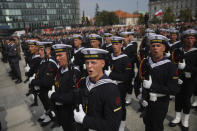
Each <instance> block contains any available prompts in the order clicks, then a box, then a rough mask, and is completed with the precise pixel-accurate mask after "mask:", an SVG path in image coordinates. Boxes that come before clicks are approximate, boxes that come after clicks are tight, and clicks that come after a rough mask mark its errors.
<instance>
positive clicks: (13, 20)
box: [0, 0, 80, 29]
mask: <svg viewBox="0 0 197 131" xmlns="http://www.w3.org/2000/svg"><path fill="white" fill-rule="evenodd" d="M79 21H80V7H79V0H0V26H7V25H8V26H9V27H10V28H11V29H28V28H30V29H36V28H49V27H58V26H71V25H75V24H79Z"/></svg>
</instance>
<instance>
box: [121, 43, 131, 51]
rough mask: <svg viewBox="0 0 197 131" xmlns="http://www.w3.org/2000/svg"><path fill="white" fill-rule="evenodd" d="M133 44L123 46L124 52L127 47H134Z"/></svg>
mask: <svg viewBox="0 0 197 131" xmlns="http://www.w3.org/2000/svg"><path fill="white" fill-rule="evenodd" d="M132 45H133V44H132V43H129V44H128V45H127V46H123V50H125V49H126V48H127V47H129V46H132Z"/></svg>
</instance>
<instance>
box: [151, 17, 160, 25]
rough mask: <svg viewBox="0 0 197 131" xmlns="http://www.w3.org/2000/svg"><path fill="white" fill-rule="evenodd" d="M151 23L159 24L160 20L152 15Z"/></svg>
mask: <svg viewBox="0 0 197 131" xmlns="http://www.w3.org/2000/svg"><path fill="white" fill-rule="evenodd" d="M151 23H153V24H159V23H161V20H159V18H157V16H155V15H154V16H153V18H152V19H151Z"/></svg>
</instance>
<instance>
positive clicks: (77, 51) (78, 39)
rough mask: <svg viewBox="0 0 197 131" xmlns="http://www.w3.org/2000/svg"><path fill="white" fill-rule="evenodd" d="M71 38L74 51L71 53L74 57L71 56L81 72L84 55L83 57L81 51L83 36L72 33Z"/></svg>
mask: <svg viewBox="0 0 197 131" xmlns="http://www.w3.org/2000/svg"><path fill="white" fill-rule="evenodd" d="M72 38H73V42H74V53H73V56H74V57H73V58H72V61H73V63H74V65H75V66H78V68H79V69H80V71H81V73H83V72H84V71H83V64H84V57H83V53H81V50H82V49H84V47H82V39H83V37H82V36H81V35H78V34H74V35H73V37H72Z"/></svg>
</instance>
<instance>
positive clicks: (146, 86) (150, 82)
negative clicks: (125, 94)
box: [143, 76, 152, 89]
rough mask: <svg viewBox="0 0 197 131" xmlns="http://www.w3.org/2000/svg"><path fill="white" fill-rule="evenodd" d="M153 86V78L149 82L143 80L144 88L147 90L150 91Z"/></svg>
mask: <svg viewBox="0 0 197 131" xmlns="http://www.w3.org/2000/svg"><path fill="white" fill-rule="evenodd" d="M151 85H152V78H151V76H149V80H143V87H144V88H146V89H150V87H151Z"/></svg>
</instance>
